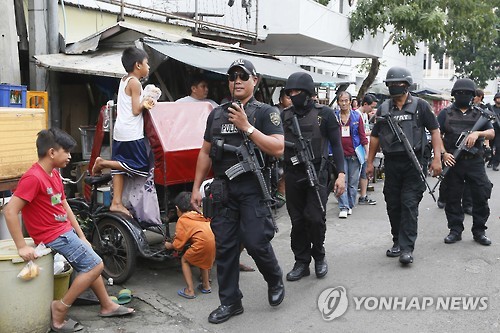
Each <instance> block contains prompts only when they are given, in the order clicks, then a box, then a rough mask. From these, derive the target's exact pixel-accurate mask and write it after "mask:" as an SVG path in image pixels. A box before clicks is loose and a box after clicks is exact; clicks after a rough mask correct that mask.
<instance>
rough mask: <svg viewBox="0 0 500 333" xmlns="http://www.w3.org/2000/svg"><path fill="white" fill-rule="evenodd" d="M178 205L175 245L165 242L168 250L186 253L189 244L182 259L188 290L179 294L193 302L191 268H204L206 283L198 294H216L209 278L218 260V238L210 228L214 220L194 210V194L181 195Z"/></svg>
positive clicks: (202, 275)
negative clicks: (216, 258) (216, 238)
mask: <svg viewBox="0 0 500 333" xmlns="http://www.w3.org/2000/svg"><path fill="white" fill-rule="evenodd" d="M174 203H175V206H176V208H177V216H179V219H178V220H177V224H176V226H175V236H174V241H173V242H172V243H171V242H165V247H166V248H167V250H172V249H174V250H177V251H182V250H183V249H184V247H185V246H186V245H187V244H189V248H188V249H187V250H186V252H184V254H183V255H182V258H181V264H182V274H183V275H184V280H185V281H186V285H187V287H186V288H181V289H179V290H178V291H177V294H178V295H179V296H181V297H184V298H188V299H193V298H196V295H195V292H194V284H193V274H192V272H191V265H193V266H196V267H199V268H200V273H201V277H202V283H200V284H199V285H198V290H199V291H200V292H201V293H203V294H208V293H210V292H212V289H211V287H210V280H209V274H210V268H212V265H213V263H214V260H215V237H214V234H213V233H212V229H211V228H210V220H208V219H206V218H205V217H204V216H203V215H201V214H199V213H197V212H195V211H193V210H192V208H191V192H181V193H179V195H177V197H176V198H175V200H174Z"/></svg>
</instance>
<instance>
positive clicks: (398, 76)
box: [384, 67, 413, 86]
mask: <svg viewBox="0 0 500 333" xmlns="http://www.w3.org/2000/svg"><path fill="white" fill-rule="evenodd" d="M384 82H385V83H386V84H387V82H406V83H408V85H409V86H411V85H412V84H413V78H412V77H411V73H410V71H409V70H407V69H406V68H403V67H391V68H390V69H389V70H388V71H387V75H386V77H385V80H384Z"/></svg>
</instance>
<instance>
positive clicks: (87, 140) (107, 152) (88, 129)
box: [79, 126, 111, 160]
mask: <svg viewBox="0 0 500 333" xmlns="http://www.w3.org/2000/svg"><path fill="white" fill-rule="evenodd" d="M79 129H80V133H81V135H82V158H83V159H84V160H90V156H91V155H92V147H93V146H94V134H95V126H80V127H79ZM100 156H101V157H102V158H104V159H110V158H111V149H110V147H109V145H106V144H103V145H102V147H101V153H100Z"/></svg>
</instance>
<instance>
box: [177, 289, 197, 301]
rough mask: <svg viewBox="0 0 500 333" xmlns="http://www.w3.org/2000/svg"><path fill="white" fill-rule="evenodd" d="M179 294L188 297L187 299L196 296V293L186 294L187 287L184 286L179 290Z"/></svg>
mask: <svg viewBox="0 0 500 333" xmlns="http://www.w3.org/2000/svg"><path fill="white" fill-rule="evenodd" d="M177 295H179V296H181V297H184V298H187V299H194V298H196V295H188V294H186V288H182V289H179V290H177Z"/></svg>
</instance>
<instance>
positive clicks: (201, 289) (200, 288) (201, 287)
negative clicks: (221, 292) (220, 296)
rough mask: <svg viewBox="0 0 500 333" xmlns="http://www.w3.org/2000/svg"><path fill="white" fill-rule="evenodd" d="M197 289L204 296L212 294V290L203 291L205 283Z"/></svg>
mask: <svg viewBox="0 0 500 333" xmlns="http://www.w3.org/2000/svg"><path fill="white" fill-rule="evenodd" d="M197 288H198V290H199V291H201V293H202V294H210V293H211V292H212V289H203V283H200V284H199V285H198V287H197Z"/></svg>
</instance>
